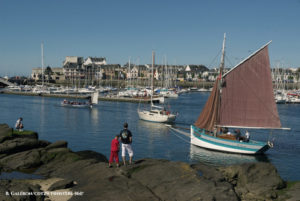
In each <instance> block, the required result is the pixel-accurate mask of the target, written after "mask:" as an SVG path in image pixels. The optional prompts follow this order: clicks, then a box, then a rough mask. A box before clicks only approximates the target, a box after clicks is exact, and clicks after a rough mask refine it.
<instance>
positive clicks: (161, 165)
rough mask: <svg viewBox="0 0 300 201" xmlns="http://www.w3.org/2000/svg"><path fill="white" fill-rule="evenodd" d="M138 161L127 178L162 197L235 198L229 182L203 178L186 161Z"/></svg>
mask: <svg viewBox="0 0 300 201" xmlns="http://www.w3.org/2000/svg"><path fill="white" fill-rule="evenodd" d="M137 163H138V164H136V165H135V166H133V167H132V168H131V169H130V170H129V172H130V177H131V178H133V179H136V180H138V181H139V182H141V183H142V184H143V185H144V186H147V187H148V188H150V189H151V191H152V192H154V193H155V195H157V196H158V197H159V198H160V199H162V200H174V198H176V200H228V201H229V200H238V198H237V196H236V194H235V192H234V191H233V189H232V186H231V185H230V184H229V183H227V182H215V181H211V180H208V179H205V177H203V176H201V175H199V172H198V170H195V169H194V168H192V167H191V166H190V165H188V164H186V163H183V162H171V161H164V160H153V159H147V160H142V161H138V162H137Z"/></svg>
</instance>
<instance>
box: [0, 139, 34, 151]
mask: <svg viewBox="0 0 300 201" xmlns="http://www.w3.org/2000/svg"><path fill="white" fill-rule="evenodd" d="M39 146H40V145H39V141H38V140H36V139H32V138H13V139H10V140H6V141H4V142H2V143H0V154H13V153H17V152H21V151H26V150H30V149H34V148H37V147H39Z"/></svg>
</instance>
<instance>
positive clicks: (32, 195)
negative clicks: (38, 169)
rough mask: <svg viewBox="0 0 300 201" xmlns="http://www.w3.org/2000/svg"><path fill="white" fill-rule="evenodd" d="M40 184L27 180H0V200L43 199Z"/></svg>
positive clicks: (31, 200)
mask: <svg viewBox="0 0 300 201" xmlns="http://www.w3.org/2000/svg"><path fill="white" fill-rule="evenodd" d="M41 192H42V191H41V189H40V186H37V185H32V184H29V183H26V182H25V181H22V180H21V181H19V180H16V181H9V180H0V200H5V201H33V200H34V201H43V200H44V196H43V195H37V194H39V193H40V194H41Z"/></svg>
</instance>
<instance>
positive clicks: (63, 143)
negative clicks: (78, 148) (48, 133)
mask: <svg viewBox="0 0 300 201" xmlns="http://www.w3.org/2000/svg"><path fill="white" fill-rule="evenodd" d="M66 147H68V142H66V141H63V140H60V141H56V142H54V143H52V144H49V145H48V146H46V149H54V148H66Z"/></svg>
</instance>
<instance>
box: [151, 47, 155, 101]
mask: <svg viewBox="0 0 300 201" xmlns="http://www.w3.org/2000/svg"><path fill="white" fill-rule="evenodd" d="M154 63H155V53H154V51H152V69H151V71H152V72H151V75H152V76H151V105H152V104H153V103H152V96H153V95H154V89H153V82H154V74H153V69H154Z"/></svg>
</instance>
